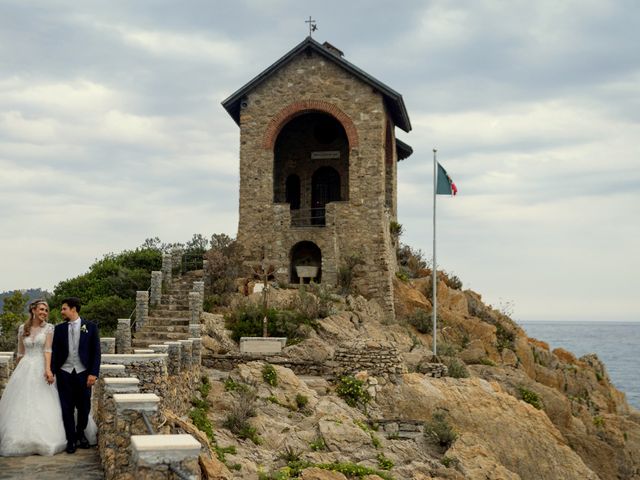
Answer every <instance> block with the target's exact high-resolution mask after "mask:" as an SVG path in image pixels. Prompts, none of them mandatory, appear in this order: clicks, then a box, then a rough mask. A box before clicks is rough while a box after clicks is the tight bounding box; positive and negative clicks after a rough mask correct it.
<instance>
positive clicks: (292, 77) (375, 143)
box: [238, 53, 396, 317]
mask: <svg viewBox="0 0 640 480" xmlns="http://www.w3.org/2000/svg"><path fill="white" fill-rule="evenodd" d="M243 104H244V105H246V106H244V108H242V109H241V112H240V128H241V132H240V135H241V138H240V179H241V180H240V219H239V226H238V241H239V243H240V245H242V247H243V249H244V251H243V255H244V258H245V260H247V261H258V260H260V259H261V258H262V248H263V247H265V248H266V250H267V251H266V252H265V253H266V256H267V258H269V259H272V260H273V261H274V262H275V263H276V264H277V266H278V267H279V273H278V275H279V277H278V280H279V281H284V282H288V281H289V272H290V270H291V269H290V258H289V253H290V251H291V248H292V247H293V246H294V245H295V244H296V243H297V242H300V241H311V242H314V243H315V244H316V245H318V247H319V248H320V250H321V252H322V282H323V283H329V284H335V283H336V282H337V272H338V269H339V267H340V265H341V264H342V263H343V261H344V260H343V259H344V258H345V257H347V256H350V255H353V254H358V255H360V256H361V257H362V258H363V259H364V261H365V265H364V267H362V268H360V275H358V276H357V277H356V279H355V282H354V283H355V285H354V286H355V288H357V289H358V290H359V291H360V293H362V294H363V295H365V296H368V297H370V298H375V299H377V300H378V301H379V303H380V304H381V306H382V307H383V308H384V310H385V312H387V314H388V315H389V316H390V317H393V315H394V313H393V312H394V309H393V287H392V278H393V275H394V273H395V268H396V264H395V250H394V248H393V243H392V239H391V237H390V234H389V222H390V221H391V220H395V198H393V199H391V200H387V197H388V196H389V195H391V196H395V190H396V187H395V184H396V178H395V165H393V166H389V167H387V165H386V162H385V159H386V157H387V155H385V135H386V131H387V124H388V123H390V122H391V120H390V116H389V115H388V112H387V111H386V107H385V104H384V99H383V97H382V95H381V94H380V93H379V92H374V91H372V89H371V86H370V85H367V84H365V83H364V82H362V81H360V80H359V79H357V78H355V77H353V76H352V75H351V74H349V73H348V72H346V71H345V70H343V69H342V68H340V67H338V66H337V65H335V64H334V63H333V62H330V61H328V60H326V59H325V58H323V57H320V56H318V55H317V54H313V53H311V54H310V55H306V54H301V55H300V56H298V57H296V58H294V59H293V60H292V61H291V62H290V63H288V64H287V65H285V66H284V67H282V68H281V69H280V70H279V71H277V72H276V73H274V74H273V75H272V76H271V77H269V78H267V79H266V80H265V81H264V82H262V83H261V84H260V85H258V86H257V87H256V88H255V89H254V90H253V91H251V92H250V93H249V95H248V96H247V98H246V102H243ZM308 112H325V113H329V114H331V115H332V116H333V117H334V118H336V119H338V120H339V121H340V123H342V125H343V127H344V129H345V131H346V134H347V139H348V172H347V173H345V172H342V174H341V176H343V178H344V182H346V183H345V185H344V186H343V191H342V194H341V197H342V198H344V199H345V200H344V201H340V202H332V203H329V204H327V222H326V226H325V227H322V228H318V227H307V228H304V227H302V228H301V227H292V226H291V211H290V209H289V205H288V204H283V203H274V197H275V198H276V199H278V200H280V199H281V197H282V194H281V191H282V185H281V184H279V185H275V188H274V148H273V147H274V144H275V143H276V138H277V136H278V134H279V132H280V130H281V128H282V127H283V126H284V125H285V124H286V123H287V122H288V121H289V120H291V119H292V118H294V117H295V116H296V115H301V114H304V113H308ZM391 126H393V124H392V123H391ZM331 148H333V147H331ZM324 149H325V150H326V149H329V148H328V147H327V148H324ZM338 149H339V148H338ZM392 155H393V158H394V160H393V161H394V162H395V152H393V153H392ZM315 166H316V165H314V167H315ZM317 166H318V167H319V166H322V165H321V164H317ZM337 167H338V168H337V169H340V168H342V167H341V164H339V163H338V164H337ZM285 173H286V172H283V173H282V174H281V175H278V176H277V177H276V178H277V179H278V181H279V182H281V181H282V179H283V178H286V175H285ZM389 175H392V176H393V178H392V179H388V178H387V177H388V176H389ZM301 180H303V179H301ZM301 187H302V188H306V187H305V186H304V184H303V185H301ZM346 199H348V200H346ZM386 204H389V205H388V206H386ZM274 226H275V228H274Z"/></svg>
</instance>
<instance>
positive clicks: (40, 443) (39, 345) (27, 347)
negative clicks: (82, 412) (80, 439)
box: [0, 323, 97, 456]
mask: <svg viewBox="0 0 640 480" xmlns="http://www.w3.org/2000/svg"><path fill="white" fill-rule="evenodd" d="M22 332H23V327H22V326H20V330H19V332H18V339H19V348H18V352H19V354H23V353H24V356H23V357H22V359H21V360H20V362H19V363H18V365H17V366H16V368H15V370H14V371H13V373H12V375H11V378H9V381H8V383H7V386H6V387H5V390H4V393H3V395H2V398H0V456H12V455H20V456H22V455H34V454H37V455H54V454H56V453H59V452H61V451H63V450H64V449H65V447H66V445H67V440H66V437H65V433H64V425H63V423H62V410H61V408H60V400H59V398H58V390H57V387H56V384H55V383H54V384H53V385H49V384H48V383H47V381H46V379H45V376H44V371H45V368H44V361H45V360H44V352H45V351H48V352H50V351H51V343H52V341H53V325H51V324H49V323H45V324H44V325H43V326H42V327H39V328H32V329H31V334H30V335H29V336H28V337H24V338H23V337H22ZM21 339H22V341H21ZM96 431H97V428H96V424H95V422H94V421H93V419H92V418H91V415H89V424H88V425H87V429H86V430H85V435H86V436H87V439H88V440H89V443H90V444H92V445H95V443H96Z"/></svg>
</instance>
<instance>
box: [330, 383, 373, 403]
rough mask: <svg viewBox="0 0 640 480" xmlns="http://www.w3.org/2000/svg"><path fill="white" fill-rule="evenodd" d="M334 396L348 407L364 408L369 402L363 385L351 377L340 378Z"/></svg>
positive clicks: (367, 393)
mask: <svg viewBox="0 0 640 480" xmlns="http://www.w3.org/2000/svg"><path fill="white" fill-rule="evenodd" d="M336 394H337V395H338V396H339V397H340V398H342V399H343V400H344V401H345V402H346V403H347V405H349V406H350V407H357V406H364V407H366V405H367V404H368V403H369V402H370V401H371V395H369V392H367V389H366V386H365V383H364V382H363V381H362V380H358V379H357V378H355V377H354V376H352V375H347V376H345V377H341V378H340V380H339V382H338V386H337V387H336Z"/></svg>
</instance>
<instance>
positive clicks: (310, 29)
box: [304, 15, 318, 37]
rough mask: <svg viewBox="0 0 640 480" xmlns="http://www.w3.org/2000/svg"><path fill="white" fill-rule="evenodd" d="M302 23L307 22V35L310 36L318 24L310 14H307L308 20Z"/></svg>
mask: <svg viewBox="0 0 640 480" xmlns="http://www.w3.org/2000/svg"><path fill="white" fill-rule="evenodd" d="M304 23H308V24H309V36H310V37H311V36H312V34H313V32H315V31H316V30H317V29H318V26H317V25H316V21H315V20H313V19H312V18H311V15H309V20H305V21H304Z"/></svg>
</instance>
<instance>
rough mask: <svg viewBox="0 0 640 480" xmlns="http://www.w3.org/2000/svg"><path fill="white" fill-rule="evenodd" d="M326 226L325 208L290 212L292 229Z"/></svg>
mask: <svg viewBox="0 0 640 480" xmlns="http://www.w3.org/2000/svg"><path fill="white" fill-rule="evenodd" d="M326 224H327V221H326V208H325V207H315V208H299V209H297V210H291V226H292V227H324V226H325V225H326Z"/></svg>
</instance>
